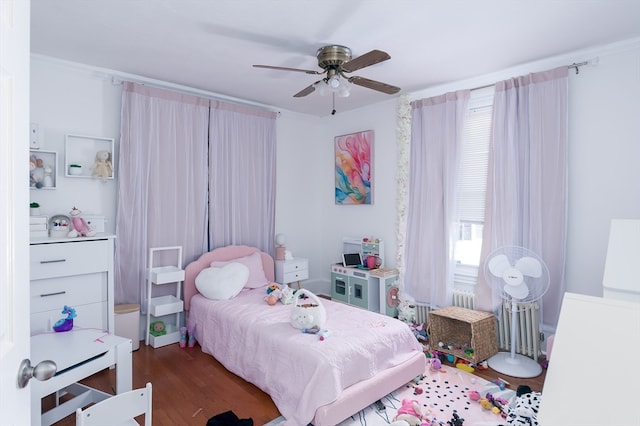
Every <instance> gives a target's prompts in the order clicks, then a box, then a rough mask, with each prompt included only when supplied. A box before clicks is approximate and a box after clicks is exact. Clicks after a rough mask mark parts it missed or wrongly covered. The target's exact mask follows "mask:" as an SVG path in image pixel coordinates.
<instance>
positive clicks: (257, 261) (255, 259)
mask: <svg viewBox="0 0 640 426" xmlns="http://www.w3.org/2000/svg"><path fill="white" fill-rule="evenodd" d="M231 262H238V263H242V264H243V265H245V266H246V267H247V268H249V278H248V279H247V282H246V284H245V287H247V288H258V287H264V286H265V285H269V280H267V277H266V275H265V274H264V270H263V269H262V257H261V256H260V253H259V252H257V251H256V252H253V253H251V254H250V255H248V256H245V257H239V258H237V259H233V260H229V261H226V262H223V261H215V260H214V261H213V262H211V266H213V267H214V268H220V267H222V266H224V265H226V264H228V263H231Z"/></svg>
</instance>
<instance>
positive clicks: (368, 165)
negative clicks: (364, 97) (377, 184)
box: [334, 130, 374, 204]
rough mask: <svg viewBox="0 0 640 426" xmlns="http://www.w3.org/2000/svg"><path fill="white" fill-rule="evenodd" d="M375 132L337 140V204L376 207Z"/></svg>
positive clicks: (336, 138)
mask: <svg viewBox="0 0 640 426" xmlns="http://www.w3.org/2000/svg"><path fill="white" fill-rule="evenodd" d="M373 139H374V133H373V130H365V131H362V132H356V133H349V134H346V135H341V136H336V137H335V138H334V150H335V157H334V158H335V202H336V204H373Z"/></svg>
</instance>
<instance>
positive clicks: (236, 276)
mask: <svg viewBox="0 0 640 426" xmlns="http://www.w3.org/2000/svg"><path fill="white" fill-rule="evenodd" d="M248 278H249V268H247V267H246V266H245V265H243V264H242V263H236V262H232V263H228V264H226V265H225V266H223V267H221V268H214V267H211V268H205V269H203V270H202V271H200V273H199V274H198V276H197V277H196V288H197V289H198V291H199V292H200V294H202V295H203V296H204V297H206V298H207V299H214V300H228V299H232V298H234V297H235V296H236V295H237V294H238V293H240V290H242V288H243V287H244V285H245V283H246V282H247V279H248Z"/></svg>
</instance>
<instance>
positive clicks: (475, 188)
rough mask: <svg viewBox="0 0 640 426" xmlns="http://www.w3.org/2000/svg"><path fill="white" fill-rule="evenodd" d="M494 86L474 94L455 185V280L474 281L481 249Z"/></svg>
mask: <svg viewBox="0 0 640 426" xmlns="http://www.w3.org/2000/svg"><path fill="white" fill-rule="evenodd" d="M492 113H493V87H490V88H486V89H480V90H476V91H473V92H472V93H471V98H470V100H469V115H468V116H467V121H466V123H465V128H464V135H463V140H462V153H461V156H460V166H459V169H458V183H457V188H456V209H457V211H456V217H457V233H456V237H457V241H456V242H455V250H454V257H455V261H456V265H457V266H456V270H455V275H456V279H455V280H456V282H457V284H458V283H465V284H475V279H476V277H477V273H478V266H479V263H480V251H481V249H482V227H483V224H484V204H485V194H486V186H487V168H488V160H489V139H490V135H491V115H492Z"/></svg>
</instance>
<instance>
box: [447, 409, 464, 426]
mask: <svg viewBox="0 0 640 426" xmlns="http://www.w3.org/2000/svg"><path fill="white" fill-rule="evenodd" d="M447 424H448V425H449V426H463V424H464V419H463V418H461V417H460V416H459V415H458V412H457V411H456V410H453V417H452V418H451V420H449V421H448V422H447Z"/></svg>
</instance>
